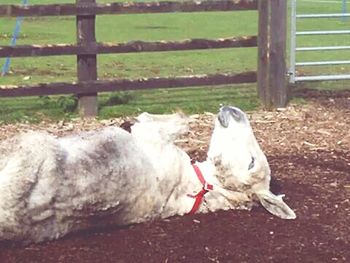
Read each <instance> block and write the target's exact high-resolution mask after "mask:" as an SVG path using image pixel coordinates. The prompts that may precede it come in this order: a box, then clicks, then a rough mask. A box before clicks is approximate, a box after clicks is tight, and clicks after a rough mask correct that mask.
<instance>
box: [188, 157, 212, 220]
mask: <svg viewBox="0 0 350 263" xmlns="http://www.w3.org/2000/svg"><path fill="white" fill-rule="evenodd" d="M192 167H193V169H194V171H195V172H196V175H197V177H198V179H199V181H200V182H201V184H202V185H203V187H202V190H200V191H199V192H198V193H197V194H196V195H188V196H189V197H192V198H195V199H196V200H195V201H194V204H193V207H192V209H191V211H190V212H188V214H189V215H192V214H194V213H196V212H197V210H198V208H199V206H200V205H201V203H202V201H203V198H204V195H205V194H206V193H208V192H209V191H210V190H213V185H211V184H208V183H207V181H205V179H204V176H203V174H202V172H201V170H199V168H198V166H197V165H195V164H192Z"/></svg>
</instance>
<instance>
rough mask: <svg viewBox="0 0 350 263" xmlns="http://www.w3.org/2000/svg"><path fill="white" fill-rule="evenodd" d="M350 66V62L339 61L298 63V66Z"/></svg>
mask: <svg viewBox="0 0 350 263" xmlns="http://www.w3.org/2000/svg"><path fill="white" fill-rule="evenodd" d="M343 64H350V60H339V61H310V62H297V63H295V65H296V66H300V67H303V66H327V65H343Z"/></svg>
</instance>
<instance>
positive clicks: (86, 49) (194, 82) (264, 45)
mask: <svg viewBox="0 0 350 263" xmlns="http://www.w3.org/2000/svg"><path fill="white" fill-rule="evenodd" d="M238 10H257V11H258V13H259V29H258V36H244V37H233V38H227V39H214V40H209V39H191V40H184V41H168V42H166V41H159V42H144V41H132V42H129V43H116V44H109V43H108V44H107V43H98V42H96V38H95V17H96V15H101V14H136V13H167V12H199V11H238ZM286 10H287V8H286V1H285V0H229V1H227V0H225V1H203V2H193V1H191V2H159V3H158V2H154V3H151V2H150V3H111V4H97V3H96V0H76V4H55V5H31V6H26V7H23V6H16V5H0V16H10V17H17V16H67V15H69V16H76V21H77V23H76V25H77V44H76V45H63V44H57V45H41V46H39V45H20V46H14V47H11V46H0V57H29V56H54V55H55V56H57V55H76V56H77V79H78V81H77V82H74V83H45V84H37V85H31V86H13V85H8V86H0V97H18V96H38V95H53V94H77V95H78V97H79V110H80V114H81V115H82V116H95V115H96V114H97V93H98V92H106V91H116V90H132V89H134V90H135V89H154V88H173V87H186V86H208V85H222V84H233V83H253V82H257V83H258V93H259V96H260V98H261V100H262V102H263V104H264V105H265V107H266V108H272V107H282V106H285V105H286V103H287V84H286V64H285V46H286ZM254 46H258V62H257V64H258V70H257V72H244V73H239V74H234V73H232V74H214V75H192V76H181V77H175V78H170V77H162V78H161V77H159V78H143V79H139V80H129V79H114V80H97V64H96V56H97V54H110V53H129V52H156V51H170V50H172V51H174V50H194V49H211V48H237V47H254Z"/></svg>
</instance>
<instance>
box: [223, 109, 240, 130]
mask: <svg viewBox="0 0 350 263" xmlns="http://www.w3.org/2000/svg"><path fill="white" fill-rule="evenodd" d="M231 118H233V120H234V121H236V122H241V121H243V120H244V114H243V112H242V111H241V110H239V109H238V108H235V107H229V106H223V107H221V108H220V111H219V114H218V120H219V122H220V124H221V126H223V127H224V128H227V127H228V126H229V124H230V120H231Z"/></svg>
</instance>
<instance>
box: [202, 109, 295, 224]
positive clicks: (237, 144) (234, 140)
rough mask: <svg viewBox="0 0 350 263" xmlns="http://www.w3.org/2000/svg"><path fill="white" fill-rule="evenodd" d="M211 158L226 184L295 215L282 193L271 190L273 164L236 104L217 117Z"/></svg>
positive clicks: (271, 207) (278, 213) (274, 210)
mask: <svg viewBox="0 0 350 263" xmlns="http://www.w3.org/2000/svg"><path fill="white" fill-rule="evenodd" d="M208 161H210V162H212V163H213V164H214V165H215V168H216V171H217V172H216V176H217V178H218V180H219V181H220V182H221V183H222V185H223V186H224V188H226V189H229V190H232V191H238V192H244V193H246V194H247V195H248V196H250V197H251V198H252V199H258V200H259V201H260V203H261V204H262V205H263V206H264V207H265V208H266V209H267V210H268V211H269V212H270V213H272V214H274V215H276V216H278V217H280V218H284V219H294V218H295V217H296V216H295V214H294V212H293V211H292V210H291V209H290V208H289V207H288V206H287V204H285V203H284V201H283V200H282V197H281V196H276V195H274V194H273V193H271V192H270V190H269V188H270V179H271V176H270V173H271V172H270V167H269V164H268V162H267V159H266V156H265V154H264V153H263V152H262V150H261V149H260V146H259V144H258V142H257V140H256V138H255V136H254V133H253V130H252V128H251V126H250V123H249V120H248V117H247V115H246V114H245V113H244V112H243V111H241V110H240V109H238V108H236V107H231V106H224V107H222V108H221V109H220V111H219V114H218V116H217V118H216V120H215V127H214V131H213V134H212V138H211V142H210V146H209V151H208Z"/></svg>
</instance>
